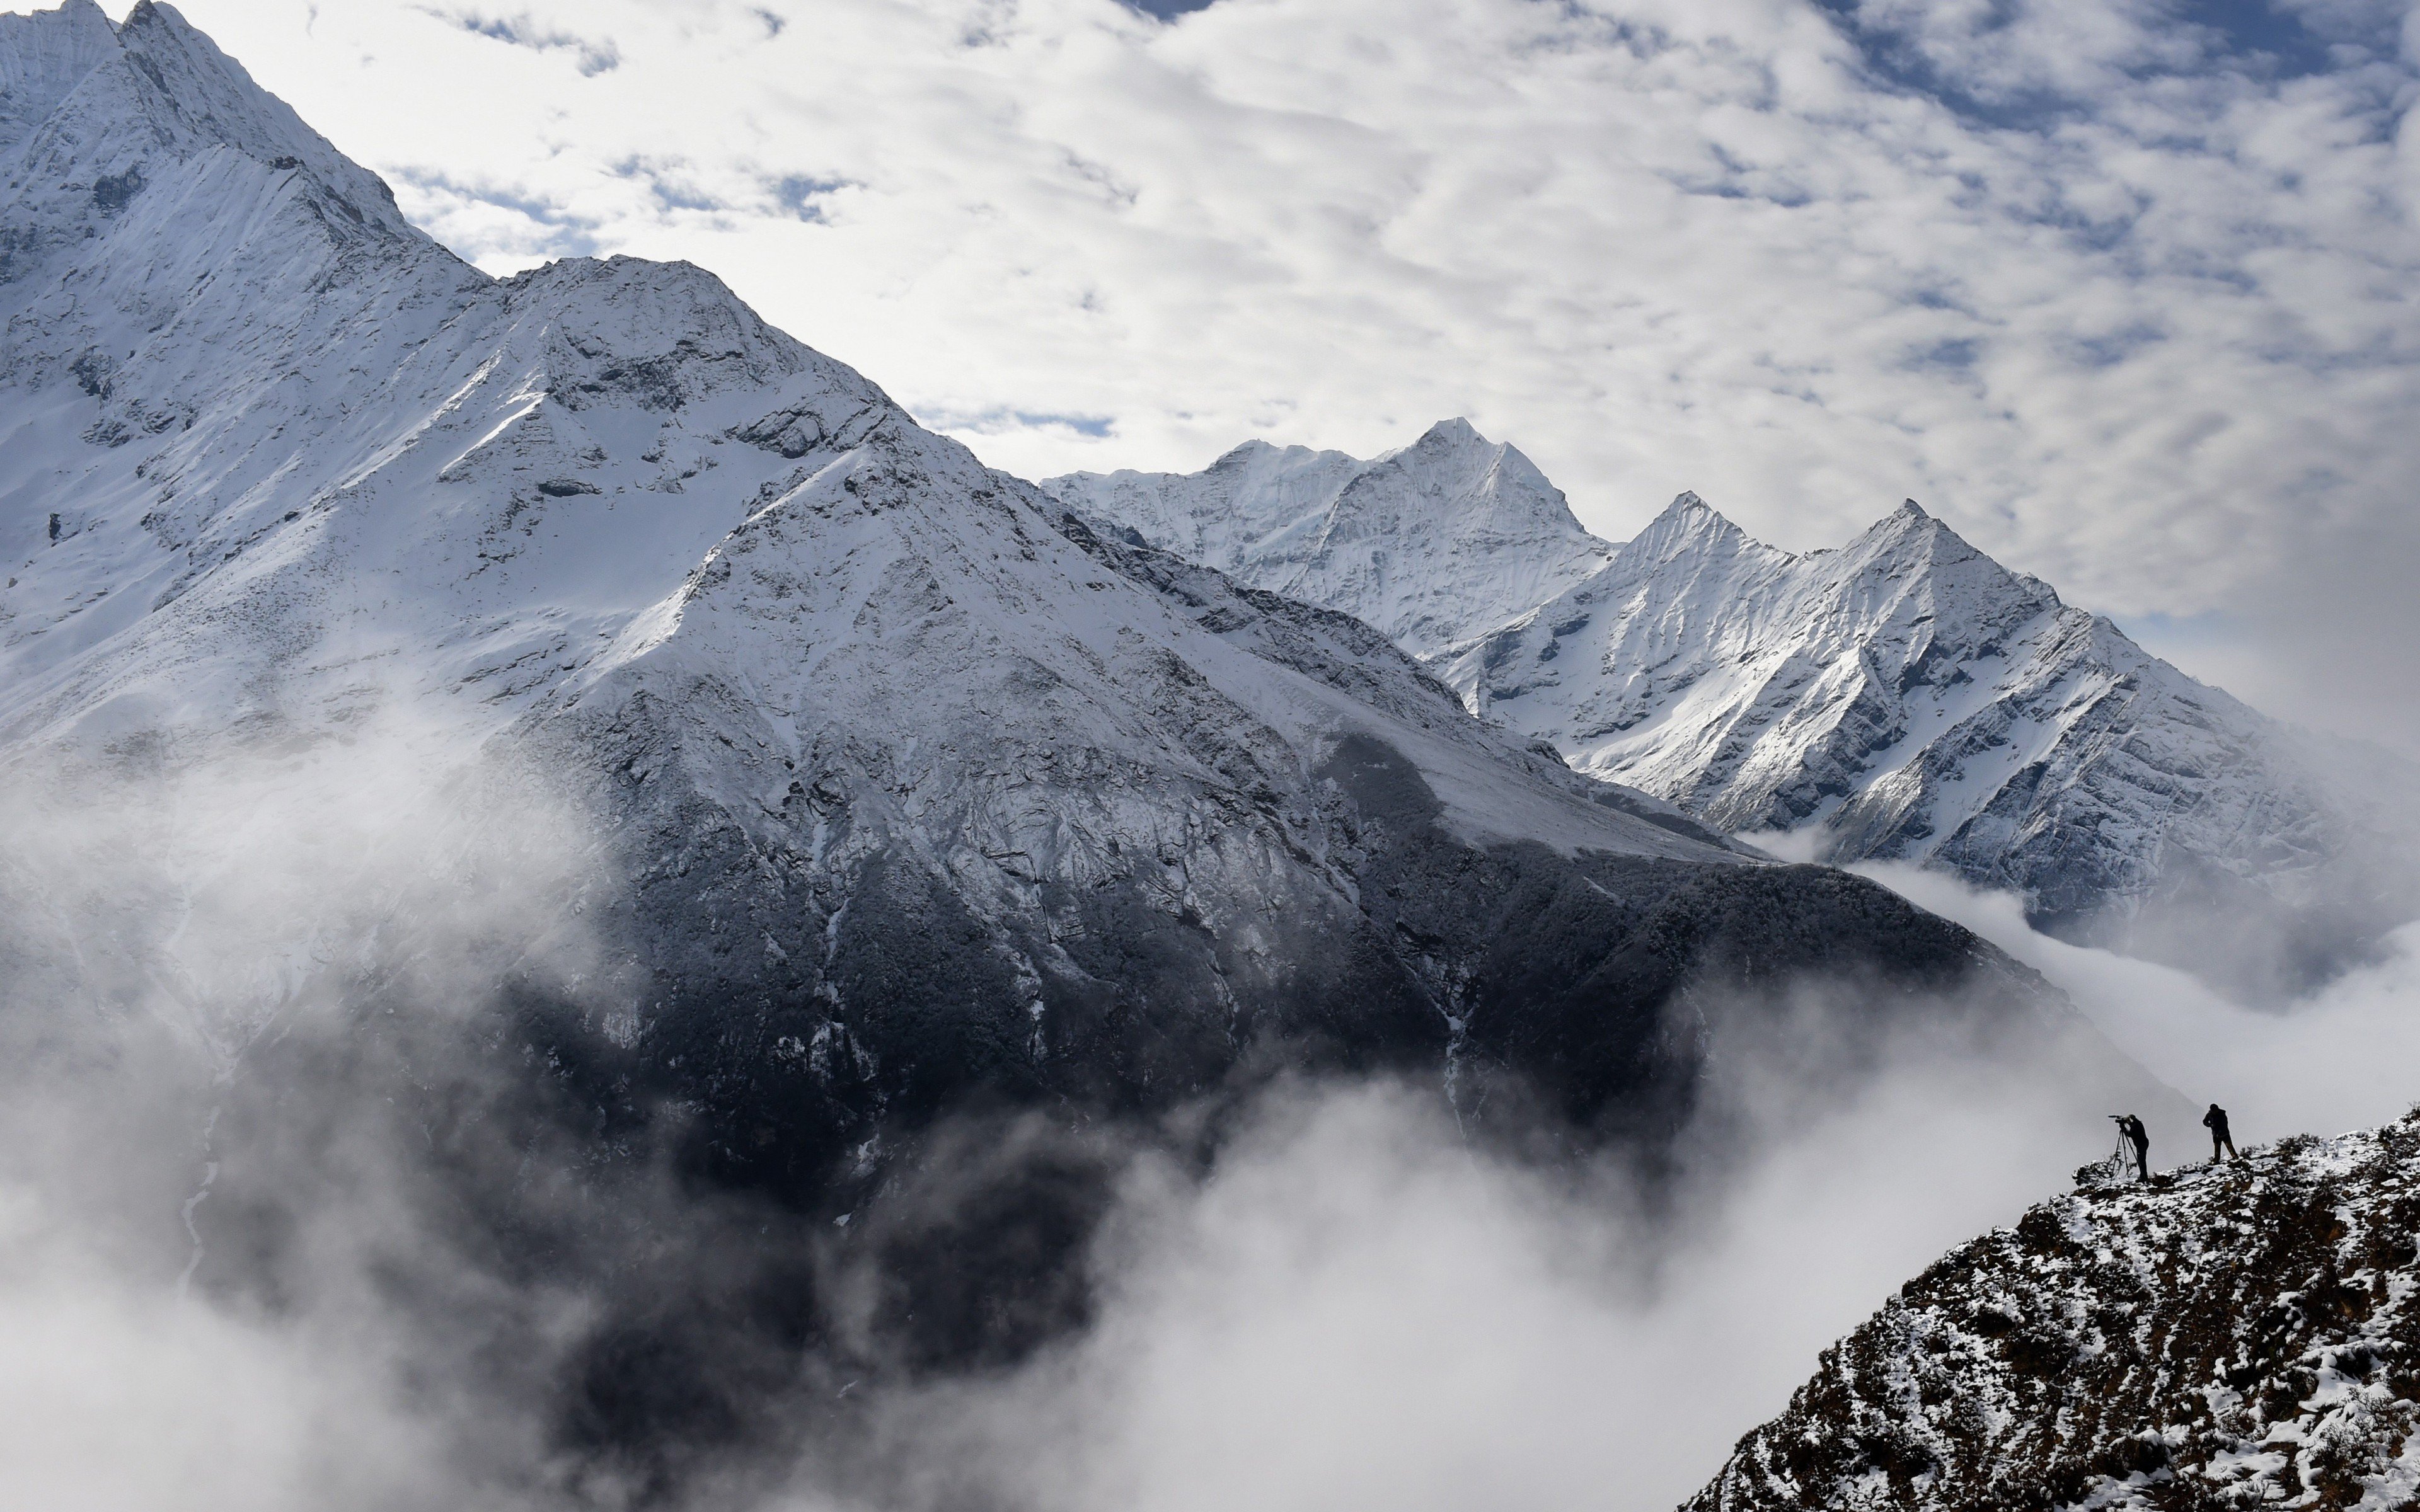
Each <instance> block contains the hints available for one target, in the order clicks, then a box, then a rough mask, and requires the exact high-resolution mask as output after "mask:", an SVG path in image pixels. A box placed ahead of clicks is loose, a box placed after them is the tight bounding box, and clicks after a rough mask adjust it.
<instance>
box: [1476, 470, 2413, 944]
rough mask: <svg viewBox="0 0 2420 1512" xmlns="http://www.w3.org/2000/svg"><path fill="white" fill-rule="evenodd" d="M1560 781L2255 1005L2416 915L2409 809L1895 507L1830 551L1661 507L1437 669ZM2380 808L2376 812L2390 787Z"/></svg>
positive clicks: (2393, 782) (1684, 507)
mask: <svg viewBox="0 0 2420 1512" xmlns="http://www.w3.org/2000/svg"><path fill="white" fill-rule="evenodd" d="M1441 671H1442V673H1443V675H1444V676H1445V677H1446V679H1447V680H1448V681H1449V682H1450V683H1451V684H1452V685H1453V686H1454V687H1455V688H1456V690H1457V691H1459V692H1460V693H1461V694H1462V695H1463V697H1464V700H1465V702H1466V703H1467V704H1468V705H1469V706H1470V707H1471V708H1472V709H1473V710H1475V711H1477V712H1479V713H1481V714H1482V715H1484V716H1485V717H1489V718H1491V719H1496V720H1500V721H1502V722H1503V723H1504V724H1506V725H1507V726H1509V727H1510V728H1512V729H1513V730H1516V731H1518V732H1520V733H1524V734H1528V735H1531V736H1534V737H1537V738H1540V739H1544V740H1549V741H1552V742H1553V743H1554V744H1555V745H1556V746H1557V748H1559V749H1560V750H1561V751H1562V752H1563V753H1564V755H1565V757H1566V758H1567V759H1568V760H1569V761H1570V762H1571V763H1572V764H1573V765H1574V766H1575V767H1576V768H1578V769H1579V770H1581V771H1584V772H1589V773H1591V774H1594V775H1597V776H1600V777H1606V778H1609V779H1619V780H1621V781H1624V782H1630V783H1635V784H1637V786H1639V787H1642V788H1645V789H1646V790H1647V791H1649V792H1651V793H1654V794H1657V795H1661V796H1664V797H1667V798H1670V799H1671V800H1673V801H1674V802H1676V803H1678V804H1680V805H1681V806H1682V807H1683V808H1685V809H1687V810H1689V811H1690V812H1692V813H1694V814H1697V815H1699V816H1700V817H1702V818H1704V819H1705V820H1707V821H1708V822H1709V823H1711V824H1714V825H1717V826H1719V827H1721V828H1724V829H1726V830H1730V831H1735V832H1736V831H1760V830H1799V831H1805V832H1810V834H1811V838H1812V840H1813V841H1814V844H1815V849H1816V852H1817V854H1818V855H1820V856H1822V857H1823V858H1824V859H1827V860H1833V861H1838V862H1846V861H1854V860H1866V859H1883V858H1888V859H1903V860H1913V861H1918V862H1922V863H1925V864H1928V865H1931V866H1934V867H1937V868H1940V869H1942V870H1946V871H1949V872H1956V873H1957V874H1959V875H1961V876H1963V877H1965V878H1967V879H1968V880H1970V881H1972V882H1974V883H1976V884H1978V885H1979V886H1983V887H2002V888H2008V889H2010V890H2013V891H2015V892H2017V893H2019V894H2021V895H2022V896H2024V898H2025V899H2026V900H2027V902H2028V903H2029V905H2030V908H2031V911H2032V913H2033V916H2034V918H2036V920H2037V922H2039V923H2040V924H2042V925H2044V926H2046V927H2049V928H2052V929H2055V930H2060V931H2063V932H2067V933H2074V934H2078V935H2082V936H2084V937H2086V938H2091V939H2096V940H2100V941H2103V942H2107V943H2115V944H2119V945H2123V946H2125V947H2127V948H2129V949H2134V950H2137V951H2139V952H2141V953H2144V954H2148V955H2152V956H2155V957H2160V958H2164V959H2167V960H2171V961H2176V962H2179V963H2180V964H2190V965H2192V966H2194V967H2195V969H2198V970H2202V971H2205V972H2207V973H2209V974H2211V975H2212V976H2213V977H2214V978H2215V979H2217V980H2223V981H2228V982H2231V983H2237V984H2242V985H2244V986H2245V987H2246V988H2247V989H2248V990H2251V991H2254V992H2260V991H2263V990H2267V991H2276V990H2279V989H2281V988H2287V987H2290V986H2292V985H2294V984H2296V983H2297V982H2299V981H2300V980H2303V979H2304V978H2305V977H2307V976H2308V975H2310V974H2312V973H2314V972H2318V971H2321V970H2324V969H2325V968H2326V967H2327V966H2328V965H2329V964H2332V963H2334V962H2336V961H2339V960H2341V959H2342V957H2343V955H2344V954H2345V952H2346V951H2348V950H2349V949H2352V948H2354V947H2355V946H2356V945H2357V943H2358V942H2359V941H2360V940H2361V939H2363V938H2364V937H2366V935H2367V934H2369V933H2371V932H2374V931H2377V930H2381V929H2383V928H2386V927H2391V926H2392V925H2394V924H2396V923H2398V922H2400V921H2401V920H2402V919H2403V918H2405V917H2407V916H2408V915H2409V913H2410V912H2411V911H2412V909H2413V908H2414V907H2415V906H2420V890H2415V888H2414V887H2413V885H2412V879H2413V872H2412V869H2411V867H2410V866H2409V865H2408V864H2406V863H2404V862H2403V861H2402V860H2401V859H2400V857H2399V856H2398V854H2397V847H2396V846H2394V845H2393V844H2392V843H2391V842H2387V841H2382V839H2381V837H2382V836H2383V835H2384V834H2386V833H2389V832H2391V831H2392V830H2393V828H2394V821H2393V818H2392V816H2393V814H2394V812H2395V810H2396V808H2397V804H2398V803H2402V804H2404V808H2403V811H2404V812H2407V813H2408V812H2411V811H2412V806H2410V805H2409V803H2408V800H2409V798H2410V795H2412V793H2413V792H2414V791H2416V790H2420V788H2415V784H2413V783H2412V779H2411V774H2410V773H2409V772H2408V770H2401V769H2398V767H2397V764H2395V763H2393V762H2392V761H2391V760H2387V761H2383V762H2381V763H2378V764H2375V765H2377V766H2378V767H2380V768H2381V777H2382V778H2383V780H2384V782H2385V783H2386V785H2387V787H2388V788H2389V790H2390V791H2383V792H2381V791H2376V790H2374V789H2372V790H2365V789H2363V788H2359V787H2354V786H2351V785H2350V784H2347V783H2345V782H2343V781H2341V780H2338V779H2335V777H2334V776H2333V775H2332V774H2331V771H2330V765H2329V754H2328V753H2327V752H2326V751H2325V750H2323V749H2322V748H2321V747H2320V746H2319V742H2318V741H2316V740H2315V739H2313V738H2312V737H2309V736H2307V735H2304V734H2303V733H2299V732H2296V731H2294V730H2292V729H2290V728H2288V727H2287V726H2284V725H2282V724H2279V723H2278V722H2277V721H2275V720H2273V719H2270V718H2268V717H2264V716H2262V715H2261V714H2259V713H2258V712H2257V711H2255V710H2253V709H2251V708H2249V707H2247V706H2245V705H2244V704H2243V703H2242V702H2238V701H2237V700H2235V699H2233V698H2230V697H2228V696H2227V695H2226V693H2224V692H2221V691H2219V690H2218V689H2216V688H2213V687H2206V686H2204V685H2203V684H2201V683H2198V682H2195V680H2194V679H2192V678H2190V677H2188V676H2186V675H2185V674H2184V673H2182V672H2180V671H2178V670H2177V669H2176V668H2174V667H2171V666H2169V665H2168V664H2167V663H2166V662H2164V661H2162V660H2160V659H2159V658H2157V657H2155V656H2150V655H2149V654H2148V653H2146V652H2145V651H2143V650H2142V648H2141V647H2139V646H2137V645H2135V644H2134V643H2133V641H2132V640H2129V639H2127V637H2126V636H2125V635H2124V634H2123V633H2122V632H2121V631H2119V630H2118V628H2117V626H2115V625H2112V624H2111V623H2110V622H2109V621H2108V620H2107V619H2105V618H2103V617H2102V616H2100V615H2096V614H2092V613H2089V612H2087V611H2086V610H2083V609H2075V608H2072V607H2071V606H2069V605H2067V604H2064V603H2062V602H2061V601H2060V600H2059V597H2058V595H2057V594H2055V593H2054V592H2053V591H2052V590H2051V588H2050V587H2049V585H2048V584H2045V583H2043V582H2041V581H2040V580H2039V579H2033V578H2028V577H2024V576H2023V575H2021V574H2017V573H2012V572H2009V571H2008V570H2007V569H2006V568H2004V567H2002V566H2001V565H2000V564H1999V563H1996V562H1993V560H1992V559H1991V558H1990V557H1988V556H1985V555H1984V554H1983V553H1981V552H1980V551H1978V550H1976V549H1975V548H1973V547H1972V546H1970V545H1968V544H1967V543H1966V542H1965V541H1963V540H1962V539H1960V538H1959V536H1958V534H1957V533H1956V532H1954V531H1952V530H1950V529H1949V527H1948V526H1947V525H1945V524H1943V523H1942V522H1941V521H1940V520H1938V519H1935V518H1933V517H1931V516H1929V515H1927V514H1926V513H1925V512H1924V511H1923V510H1922V509H1921V508H1919V507H1918V506H1917V505H1916V503H1915V502H1914V501H1909V502H1907V503H1905V504H1902V505H1901V506H1900V508H1899V509H1898V510H1896V511H1894V512H1893V513H1892V514H1890V515H1889V516H1887V517H1885V518H1884V519H1882V520H1881V521H1880V522H1878V523H1877V524H1875V525H1874V526H1873V527H1872V528H1871V529H1870V530H1869V531H1867V532H1865V533H1864V534H1863V535H1861V536H1859V537H1858V538H1857V539H1856V540H1855V541H1854V542H1852V543H1851V544H1850V545H1849V546H1847V547H1846V548H1842V549H1839V550H1829V551H1817V552H1812V553H1809V554H1807V555H1805V556H1796V555H1792V554H1791V553H1789V552H1786V551H1781V550H1778V549H1776V548H1772V547H1769V546H1765V545H1762V544H1761V543H1759V542H1756V541H1753V540H1751V539H1749V538H1748V537H1747V536H1746V535H1745V533H1744V532H1741V531H1740V530H1739V528H1738V527H1737V526H1735V525H1733V524H1731V523H1730V521H1729V520H1726V519H1724V518H1723V517H1721V516H1720V515H1718V514H1716V513H1715V512H1714V510H1713V509H1711V508H1709V507H1707V505H1706V504H1705V503H1704V502H1703V501H1700V500H1699V499H1698V498H1696V497H1695V496H1694V495H1687V494H1684V495H1683V496H1682V497H1681V498H1680V499H1678V500H1677V501H1674V502H1673V504H1672V505H1671V507H1670V508H1668V509H1667V510H1666V511H1665V512H1664V514H1663V515H1661V516H1660V517H1657V519H1656V520H1655V521H1654V523H1653V524H1652V525H1650V526H1649V527H1648V528H1647V529H1646V530H1645V531H1643V532H1640V534H1639V535H1638V537H1637V539H1636V540H1633V541H1632V542H1630V543H1629V544H1628V545H1627V546H1625V547H1623V548H1621V551H1620V552H1619V553H1618V554H1616V556H1615V557H1614V559H1613V560H1612V561H1611V562H1609V563H1607V564H1606V567H1605V568H1604V570H1602V571H1601V572H1599V573H1598V574H1596V575H1595V576H1594V577H1593V578H1591V579H1590V580H1589V581H1587V582H1585V583H1582V584H1580V585H1578V586H1577V587H1575V588H1573V589H1571V590H1569V591H1567V592H1565V593H1564V594H1560V595H1559V596H1558V597H1557V598H1555V599H1552V600H1550V601H1548V602H1546V603H1544V604H1542V605H1540V606H1539V607H1538V608H1537V609H1534V610H1532V611H1530V612H1529V613H1528V614H1526V615H1524V616H1523V617H1521V618H1520V619H1519V620H1516V621H1514V622H1513V623H1512V624H1511V625H1506V626H1505V627H1503V628H1501V629H1499V630H1497V631H1496V632H1495V633H1493V634H1491V635H1489V636H1487V637H1485V638H1483V639H1482V640H1480V641H1479V642H1478V643H1476V644H1474V645H1472V646H1470V647H1469V648H1468V649H1466V651H1465V652H1464V653H1463V654H1461V655H1460V656H1456V657H1455V658H1453V659H1452V660H1451V662H1450V664H1449V665H1447V666H1445V667H1443V668H1442V669H1441ZM2396 789H2399V791H2394V790H2396Z"/></svg>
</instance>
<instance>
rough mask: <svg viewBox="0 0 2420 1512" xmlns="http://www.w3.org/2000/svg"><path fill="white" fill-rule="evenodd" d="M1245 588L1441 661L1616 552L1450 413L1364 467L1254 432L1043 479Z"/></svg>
mask: <svg viewBox="0 0 2420 1512" xmlns="http://www.w3.org/2000/svg"><path fill="white" fill-rule="evenodd" d="M1043 487H1044V488H1045V489H1046V490H1047V491H1048V492H1050V493H1051V494H1052V495H1053V496H1054V497H1056V498H1058V499H1059V500H1061V501H1063V502H1065V503H1067V504H1069V505H1070V506H1072V507H1074V508H1076V509H1077V510H1078V511H1079V512H1081V513H1083V514H1086V515H1089V516H1091V517H1094V518H1098V519H1102V520H1106V521H1109V522H1111V523H1113V524H1116V525H1121V526H1124V527H1126V528H1127V529H1130V530H1132V531H1134V532H1136V533H1137V534H1139V535H1140V536H1141V537H1142V539H1143V540H1145V541H1147V542H1149V543H1150V544H1151V545H1153V546H1156V547H1159V548H1163V549H1166V550H1170V551H1173V552H1175V553H1176V554H1177V555H1179V556H1182V557H1187V558H1189V559H1191V560H1192V561H1195V562H1201V563H1207V564H1208V565H1210V566H1213V567H1217V568H1218V569H1219V570H1220V571H1221V572H1225V573H1228V574H1230V575H1231V576H1233V577H1234V578H1236V579H1239V580H1241V581H1243V582H1247V583H1249V584H1250V585H1251V586H1253V587H1255V588H1265V589H1269V590H1271V591H1273V592H1276V593H1280V594H1286V595H1287V596H1289V597H1292V598H1300V599H1306V600H1309V601H1310V602H1311V603H1314V604H1320V605H1324V606H1326V608H1328V609H1342V610H1343V611H1344V612H1345V613H1347V614H1350V615H1352V616H1354V617H1355V618H1356V619H1359V620H1363V621H1366V622H1368V623H1369V624H1371V625H1376V626H1377V627H1378V628H1379V629H1381V630H1384V631H1385V632H1387V633H1388V635H1390V636H1393V637H1394V638H1395V640H1397V641H1398V642H1400V643H1401V644H1402V645H1403V646H1404V648H1405V649H1406V650H1408V651H1410V652H1411V653H1412V654H1413V655H1414V656H1437V655H1439V654H1441V653H1444V652H1446V651H1448V650H1449V649H1450V648H1451V647H1453V646H1454V645H1456V644H1457V643H1459V642H1460V641H1463V640H1467V639H1468V638H1469V637H1470V636H1472V635H1474V634H1477V633H1479V632H1481V631H1483V630H1488V629H1493V628H1494V627H1495V626H1496V625H1499V624H1501V623H1503V622H1504V621H1505V620H1508V619H1511V618H1512V617H1513V616H1514V615H1517V614H1520V613H1522V612H1524V611H1525V610H1527V609H1529V608H1530V607H1532V606H1533V605H1536V604H1539V603H1541V602H1544V600H1545V599H1547V598H1550V597H1552V596H1554V595H1555V594H1558V593H1559V592H1561V591H1562V590H1563V589H1565V588H1567V587H1569V586H1571V585H1572V584H1575V583H1576V582H1578V581H1579V580H1580V579H1583V578H1585V577H1587V576H1588V575H1589V574H1590V572H1592V571H1594V570H1595V569H1596V568H1597V567H1598V566H1599V565H1601V564H1602V563H1604V562H1605V560H1606V556H1607V555H1608V554H1609V553H1610V552H1611V549H1612V548H1609V547H1607V546H1606V544H1605V543H1604V542H1602V541H1599V540H1597V539H1596V538H1595V537H1594V536H1592V535H1590V534H1589V533H1588V532H1586V531H1584V530H1582V529H1580V525H1579V521H1577V520H1575V519H1574V518H1573V517H1572V512H1571V506H1570V505H1569V504H1567V503H1565V502H1564V501H1563V495H1562V491H1561V490H1560V489H1559V488H1557V487H1556V486H1554V485H1553V484H1550V483H1548V482H1547V481H1546V479H1545V475H1544V474H1543V473H1541V472H1540V471H1538V469H1537V467H1536V466H1535V465H1534V464H1533V463H1531V462H1530V460H1529V459H1528V457H1526V456H1523V455H1521V454H1520V453H1519V452H1517V451H1515V450H1513V449H1512V447H1510V446H1505V445H1500V444H1498V443H1497V442H1493V441H1490V440H1487V439H1486V438H1485V437H1483V436H1481V435H1480V434H1479V432H1478V431H1476V430H1474V429H1472V428H1471V425H1470V423H1469V422H1468V421H1465V420H1448V421H1443V422H1440V423H1439V424H1435V425H1433V426H1431V427H1430V428H1429V430H1428V433H1427V434H1426V435H1423V436H1422V437H1420V439H1419V440H1416V441H1414V442H1413V443H1412V444H1411V445H1409V446H1406V447H1404V448H1403V449H1401V450H1400V451H1393V452H1388V454H1387V455H1384V456H1381V457H1378V458H1376V459H1375V460H1373V461H1368V462H1364V461H1360V460H1358V459H1357V458H1354V457H1350V456H1347V455H1344V454H1343V453H1342V452H1313V451H1310V450H1307V449H1305V448H1303V447H1299V446H1290V447H1285V448H1282V449H1280V448H1279V447H1275V446H1271V445H1269V444H1267V443H1266V442H1264V441H1248V442H1246V443H1245V444H1243V445H1241V446H1238V447H1236V448H1235V449H1234V450H1233V451H1232V452H1230V453H1228V454H1227V455H1225V456H1222V457H1220V458H1219V459H1218V461H1216V462H1214V463H1212V464H1211V465H1210V467H1209V468H1208V469H1207V470H1206V471H1202V472H1195V473H1173V472H1114V473H1108V474H1101V473H1090V472H1077V473H1070V474H1069V475H1067V476H1065V477H1063V478H1053V479H1051V480H1049V481H1048V482H1047V483H1045V484H1044V485H1043Z"/></svg>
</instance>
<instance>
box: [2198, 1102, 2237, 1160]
mask: <svg viewBox="0 0 2420 1512" xmlns="http://www.w3.org/2000/svg"><path fill="white" fill-rule="evenodd" d="M2201 1126H2202V1127H2203V1128H2205V1129H2207V1130H2209V1131H2210V1161H2211V1165H2217V1164H2218V1151H2219V1149H2220V1147H2221V1146H2224V1147H2226V1153H2227V1154H2228V1155H2229V1156H2230V1157H2232V1158H2234V1159H2236V1160H2242V1158H2243V1157H2242V1156H2241V1155H2238V1154H2236V1153H2235V1136H2234V1135H2233V1134H2228V1133H2227V1132H2226V1109H2225V1108H2223V1107H2220V1106H2219V1105H2218V1104H2217V1103H2211V1105H2210V1111H2209V1112H2208V1113H2205V1114H2203V1115H2202V1116H2201Z"/></svg>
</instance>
